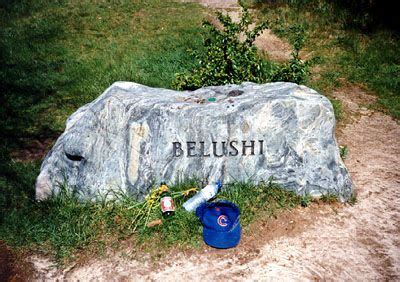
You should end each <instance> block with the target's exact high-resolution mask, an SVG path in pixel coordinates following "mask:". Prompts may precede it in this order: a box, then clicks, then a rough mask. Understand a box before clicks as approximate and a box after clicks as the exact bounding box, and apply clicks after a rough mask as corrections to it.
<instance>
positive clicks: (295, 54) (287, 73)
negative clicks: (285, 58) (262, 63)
mask: <svg viewBox="0 0 400 282" xmlns="http://www.w3.org/2000/svg"><path fill="white" fill-rule="evenodd" d="M289 33H290V35H289V41H290V43H291V44H292V45H293V51H292V53H291V56H292V57H291V58H290V60H289V62H286V63H284V64H283V65H282V66H280V67H278V68H277V69H276V71H275V72H274V74H273V76H272V81H290V82H294V83H297V84H304V83H306V82H307V79H308V77H309V76H310V67H311V66H312V65H313V64H314V63H315V62H316V60H317V58H312V59H310V60H305V61H303V60H302V59H301V58H300V54H299V53H300V50H301V49H302V48H303V46H304V42H305V40H306V30H305V27H304V25H302V24H295V25H292V26H290V27H289Z"/></svg>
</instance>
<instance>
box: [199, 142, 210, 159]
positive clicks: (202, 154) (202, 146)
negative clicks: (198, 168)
mask: <svg viewBox="0 0 400 282" xmlns="http://www.w3.org/2000/svg"><path fill="white" fill-rule="evenodd" d="M204 151H205V148H204V141H200V156H202V157H209V156H210V154H204Z"/></svg>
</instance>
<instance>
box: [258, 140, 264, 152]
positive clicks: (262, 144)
mask: <svg viewBox="0 0 400 282" xmlns="http://www.w3.org/2000/svg"><path fill="white" fill-rule="evenodd" d="M258 142H259V143H260V155H263V154H264V140H258Z"/></svg>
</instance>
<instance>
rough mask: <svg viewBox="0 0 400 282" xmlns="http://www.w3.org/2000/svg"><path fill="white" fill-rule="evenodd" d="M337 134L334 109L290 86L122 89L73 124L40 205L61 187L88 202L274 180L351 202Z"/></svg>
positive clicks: (43, 176) (50, 164)
mask: <svg viewBox="0 0 400 282" xmlns="http://www.w3.org/2000/svg"><path fill="white" fill-rule="evenodd" d="M210 98H211V99H210ZM334 127H335V118H334V113H333V108H332V105H331V104H330V102H329V100H328V99H327V98H325V97H324V96H322V95H319V94H318V93H317V92H315V91H314V90H312V89H309V88H307V87H305V86H299V85H296V84H293V83H283V82H278V83H269V84H263V85H258V84H254V83H243V84H241V85H226V86H216V87H206V88H202V89H198V90H196V91H192V92H188V91H186V92H179V91H173V90H167V89H159V88H150V87H146V86H143V85H140V84H136V83H131V82H116V83H114V84H113V85H112V86H111V87H109V88H108V89H107V90H106V91H105V92H104V93H103V94H102V95H101V96H100V97H98V98H97V99H96V100H95V101H93V102H92V103H89V104H87V105H85V106H83V107H81V108H80V109H78V111H76V112H75V113H74V114H73V115H72V116H71V117H70V118H69V119H68V120H67V125H66V129H65V132H64V133H63V134H62V135H61V136H60V137H59V139H58V140H57V142H56V144H55V145H54V147H53V148H52V150H51V151H50V152H49V153H48V155H47V156H46V158H45V160H44V162H43V164H42V167H41V172H40V175H39V177H38V179H37V183H36V197H37V199H44V198H46V197H47V196H49V195H50V194H51V193H53V192H55V193H57V192H58V191H59V186H60V184H66V186H67V187H70V188H72V189H74V190H75V191H77V192H79V195H80V196H81V197H82V198H86V199H95V198H97V197H99V196H100V195H102V196H104V195H109V196H112V194H113V193H110V192H111V191H116V190H122V191H127V192H129V193H131V194H133V195H135V196H137V197H138V198H141V197H143V196H144V195H145V194H146V193H147V192H148V191H149V189H150V188H151V186H152V185H153V184H154V183H157V182H159V181H160V180H166V181H167V182H168V183H174V182H176V181H178V180H180V179H183V178H190V177H197V178H200V179H205V180H208V181H215V180H217V179H221V180H222V181H223V182H224V183H228V182H232V181H241V180H244V181H256V182H258V181H266V180H268V179H269V178H270V177H273V178H274V180H275V181H276V182H278V183H280V184H282V186H283V187H285V188H286V189H290V190H293V191H295V192H296V193H298V194H311V195H314V196H318V195H321V194H324V193H334V194H336V195H338V196H340V198H341V199H342V200H345V199H347V198H348V197H349V196H350V195H351V193H352V183H351V180H350V178H349V175H348V172H347V169H346V168H345V166H344V164H343V162H342V160H341V158H340V155H339V150H338V146H337V143H336V140H335V137H334Z"/></svg>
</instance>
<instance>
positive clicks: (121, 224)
mask: <svg viewBox="0 0 400 282" xmlns="http://www.w3.org/2000/svg"><path fill="white" fill-rule="evenodd" d="M18 166H20V167H19V172H20V173H21V174H24V173H26V171H31V169H32V168H31V167H29V166H26V165H21V164H18ZM34 175H35V174H29V175H27V176H26V179H27V181H29V179H30V181H31V182H33V181H34ZM27 184H28V183H25V185H27ZM30 184H32V183H30ZM200 185H201V184H200V183H199V182H196V181H187V182H185V183H180V184H177V185H175V186H172V187H170V189H171V191H172V194H173V195H174V198H175V203H176V207H177V209H176V213H175V215H174V216H172V217H170V218H166V219H163V224H162V225H159V226H156V227H150V228H149V227H146V226H147V223H148V222H150V221H152V220H155V219H162V215H161V211H160V208H159V204H158V203H159V195H157V194H155V195H156V196H155V197H154V198H151V197H150V196H149V197H148V198H147V199H146V200H145V201H144V202H141V203H138V202H136V201H135V200H134V199H133V198H131V197H129V196H127V195H125V194H123V193H117V192H116V194H115V195H116V196H117V198H116V200H111V201H105V200H104V201H100V202H96V203H93V202H82V201H79V200H78V199H77V197H76V196H75V195H73V194H71V193H70V192H68V189H66V188H65V189H62V193H61V194H60V195H58V196H54V197H52V198H50V199H48V200H46V201H43V202H35V201H34V200H33V198H32V194H33V193H32V192H33V191H30V192H31V193H30V195H26V194H25V193H26V190H20V191H18V193H17V192H16V191H9V192H11V193H9V194H7V196H6V198H0V200H1V201H0V204H2V210H3V211H4V213H3V214H2V215H1V217H0V220H1V225H0V238H1V240H4V241H5V242H6V243H7V244H8V245H10V246H12V247H14V248H16V249H18V250H25V251H36V252H41V253H43V254H47V255H51V256H54V258H55V259H56V261H57V262H58V263H60V264H63V263H67V262H71V261H73V260H75V259H77V257H79V256H80V255H85V254H100V253H102V252H103V251H104V249H106V248H109V247H112V246H115V247H116V248H118V246H120V245H121V244H122V245H124V242H130V243H131V245H132V244H133V246H134V248H133V251H135V250H136V251H137V250H141V251H147V252H150V253H158V254H159V255H162V253H165V250H167V249H168V248H170V247H174V248H188V247H191V248H193V247H195V248H196V247H199V246H201V244H202V239H201V234H202V227H201V223H200V222H199V220H198V219H197V218H196V217H195V215H194V214H193V213H188V212H186V211H185V210H184V209H183V208H182V204H183V202H184V201H185V200H186V199H187V198H188V197H185V196H184V195H183V193H182V191H186V190H187V189H189V188H192V187H200ZM27 187H29V186H27ZM30 187H32V186H30ZM9 189H13V187H11V186H10V187H9ZM32 190H33V189H32ZM189 196H191V195H189ZM3 197H4V196H3ZM218 199H227V200H230V201H232V202H234V203H236V204H237V205H238V206H239V208H240V210H241V224H242V225H243V227H244V232H246V228H247V226H249V224H250V223H251V222H253V220H254V219H255V218H268V217H272V216H276V215H277V214H278V213H279V212H281V211H284V210H290V209H292V208H294V207H296V206H298V205H299V204H300V203H301V202H302V198H301V197H300V196H296V195H295V194H294V193H293V192H287V191H285V190H283V189H280V188H279V187H278V186H276V185H274V184H272V183H265V184H259V185H253V184H250V183H236V184H232V185H229V186H226V187H224V188H223V191H222V192H221V193H220V194H219V195H218ZM10 202H13V203H12V204H8V203H10Z"/></svg>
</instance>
